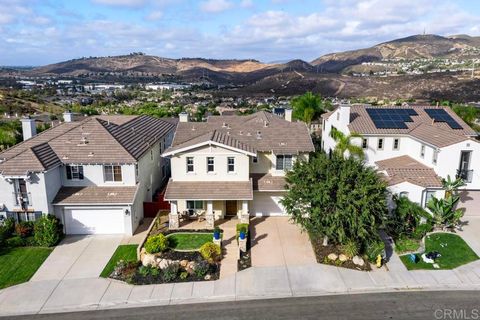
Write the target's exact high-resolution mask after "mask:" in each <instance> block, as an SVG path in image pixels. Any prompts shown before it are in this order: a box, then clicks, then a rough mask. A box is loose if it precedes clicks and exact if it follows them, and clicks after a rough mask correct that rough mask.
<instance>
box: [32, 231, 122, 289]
mask: <svg viewBox="0 0 480 320" xmlns="http://www.w3.org/2000/svg"><path fill="white" fill-rule="evenodd" d="M122 238H123V236H67V237H66V238H65V239H63V240H62V242H61V243H60V244H59V245H58V246H57V247H55V249H54V250H53V252H52V253H51V254H50V255H49V256H48V258H47V260H45V262H44V263H43V264H42V266H41V267H40V268H39V269H38V271H37V272H36V273H35V274H34V275H33V277H32V279H31V280H30V281H44V280H62V279H80V278H92V277H98V276H99V275H100V273H101V272H102V270H103V268H105V265H106V264H107V262H108V260H110V258H111V257H112V254H113V253H114V252H115V250H116V249H117V247H118V245H119V244H120V242H121V240H122Z"/></svg>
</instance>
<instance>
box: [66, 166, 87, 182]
mask: <svg viewBox="0 0 480 320" xmlns="http://www.w3.org/2000/svg"><path fill="white" fill-rule="evenodd" d="M80 168H81V170H82V177H80ZM65 170H66V172H65V175H66V178H67V180H69V181H81V180H83V179H85V176H84V171H83V166H82V165H77V164H67V165H66V166H65ZM68 170H70V177H71V178H70V179H69V178H68ZM74 170H76V172H74ZM75 175H76V176H77V177H75Z"/></svg>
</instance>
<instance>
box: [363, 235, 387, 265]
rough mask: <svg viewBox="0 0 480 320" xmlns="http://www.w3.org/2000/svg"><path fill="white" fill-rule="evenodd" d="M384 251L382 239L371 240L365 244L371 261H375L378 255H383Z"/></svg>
mask: <svg viewBox="0 0 480 320" xmlns="http://www.w3.org/2000/svg"><path fill="white" fill-rule="evenodd" d="M384 251H385V243H383V241H382V240H374V241H371V242H370V243H368V244H367V247H366V250H365V252H366V254H367V257H368V260H369V261H371V262H375V260H376V259H377V256H378V255H382V256H383V253H384Z"/></svg>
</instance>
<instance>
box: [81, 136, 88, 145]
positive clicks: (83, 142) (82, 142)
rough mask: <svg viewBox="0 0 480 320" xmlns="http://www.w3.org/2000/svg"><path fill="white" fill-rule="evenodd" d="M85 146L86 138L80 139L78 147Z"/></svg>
mask: <svg viewBox="0 0 480 320" xmlns="http://www.w3.org/2000/svg"><path fill="white" fill-rule="evenodd" d="M87 144H88V140H87V137H82V139H81V140H80V144H79V146H85V145H87Z"/></svg>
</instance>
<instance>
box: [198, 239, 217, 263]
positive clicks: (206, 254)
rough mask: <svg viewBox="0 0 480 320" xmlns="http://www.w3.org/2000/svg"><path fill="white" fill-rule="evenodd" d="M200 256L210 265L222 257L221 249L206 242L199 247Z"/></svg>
mask: <svg viewBox="0 0 480 320" xmlns="http://www.w3.org/2000/svg"><path fill="white" fill-rule="evenodd" d="M200 254H201V255H202V257H203V259H205V260H207V261H208V262H210V263H212V262H214V261H217V260H219V259H220V257H221V255H222V248H220V246H219V245H217V244H215V243H213V242H207V243H205V244H203V245H202V246H201V247H200Z"/></svg>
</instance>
